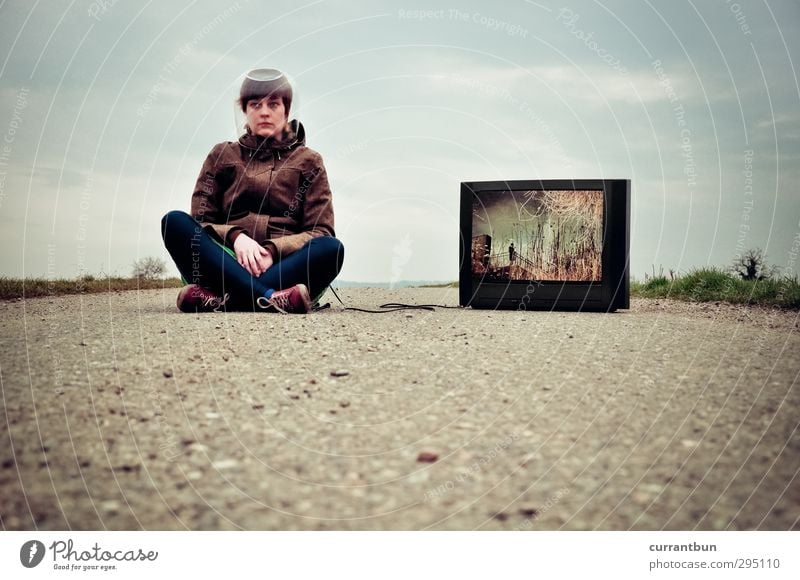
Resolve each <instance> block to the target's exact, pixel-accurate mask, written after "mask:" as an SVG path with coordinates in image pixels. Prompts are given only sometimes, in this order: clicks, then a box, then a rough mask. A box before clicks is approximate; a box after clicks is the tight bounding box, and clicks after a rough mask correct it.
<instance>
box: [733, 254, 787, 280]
mask: <svg viewBox="0 0 800 580" xmlns="http://www.w3.org/2000/svg"><path fill="white" fill-rule="evenodd" d="M731 271H732V272H733V273H734V274H736V275H738V276H739V277H740V278H741V279H742V280H766V279H767V278H769V277H770V276H773V275H774V274H775V273H776V272H775V269H774V268H772V267H771V266H769V265H767V255H766V254H765V253H764V252H763V251H762V250H761V249H759V248H754V249H751V250H747V251H746V252H744V253H742V254H740V255H737V256H736V258H735V259H734V260H733V265H732V266H731Z"/></svg>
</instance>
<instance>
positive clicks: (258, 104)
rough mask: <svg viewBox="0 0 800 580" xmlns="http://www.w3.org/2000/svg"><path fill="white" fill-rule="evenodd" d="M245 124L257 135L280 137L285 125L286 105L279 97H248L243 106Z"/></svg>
mask: <svg viewBox="0 0 800 580" xmlns="http://www.w3.org/2000/svg"><path fill="white" fill-rule="evenodd" d="M245 115H246V116H247V126H248V127H250V132H251V133H253V134H254V135H258V136H259V137H275V138H280V136H281V134H282V133H283V129H284V127H286V107H284V106H283V99H281V98H280V97H276V96H272V97H264V98H263V99H250V100H249V101H247V106H246V108H245Z"/></svg>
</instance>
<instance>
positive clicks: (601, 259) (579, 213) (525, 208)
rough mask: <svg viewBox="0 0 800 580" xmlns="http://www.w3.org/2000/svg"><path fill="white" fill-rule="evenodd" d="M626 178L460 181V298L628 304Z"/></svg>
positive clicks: (585, 306)
mask: <svg viewBox="0 0 800 580" xmlns="http://www.w3.org/2000/svg"><path fill="white" fill-rule="evenodd" d="M630 200H631V182H630V180H629V179H578V180H525V181H473V182H464V183H462V184H461V212H460V236H459V260H460V268H459V304H460V305H461V306H471V307H473V308H492V309H518V310H527V309H531V310H543V309H546V310H593V311H604V312H611V311H614V310H617V309H625V308H628V307H629V274H628V270H629V251H630Z"/></svg>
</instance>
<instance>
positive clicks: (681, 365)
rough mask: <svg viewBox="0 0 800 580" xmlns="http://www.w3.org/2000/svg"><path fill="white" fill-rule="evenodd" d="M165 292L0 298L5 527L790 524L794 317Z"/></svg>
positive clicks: (643, 304) (797, 463) (796, 500)
mask: <svg viewBox="0 0 800 580" xmlns="http://www.w3.org/2000/svg"><path fill="white" fill-rule="evenodd" d="M176 292H177V291H176V290H174V289H170V290H163V291H161V290H153V291H143V292H119V293H110V294H96V295H87V296H65V297H54V298H41V299H32V300H24V301H13V302H3V303H0V324H2V333H0V336H2V348H1V349H0V380H1V382H0V385H1V386H2V395H3V399H2V404H3V417H4V419H3V424H4V426H5V429H4V430H3V432H2V445H0V461H2V465H1V466H0V518H1V520H2V522H1V523H2V527H3V528H4V529H10V530H19V529H35V528H38V529H47V530H51V529H67V528H69V529H75V530H84V529H109V530H121V529H162V530H164V529H167V530H172V529H178V530H184V529H192V530H198V529H203V530H209V529H213V530H218V529H291V530H294V529H302V530H309V529H366V530H378V529H382V530H385V529H395V530H397V529H413V530H419V529H456V530H463V529H482V530H515V529H517V530H543V529H544V530H555V529H570V530H629V529H634V530H660V529H668V530H671V529H700V530H724V529H729V530H741V529H770V530H787V529H800V481H798V472H799V470H800V433H799V432H798V424H800V415H799V414H798V411H797V410H798V407H799V406H800V389H799V388H798V371H799V370H800V360H798V353H800V339H799V338H798V330H800V327H799V326H798V324H800V318H798V312H796V311H795V312H782V311H778V310H768V309H757V308H744V307H733V306H729V305H724V304H707V305H698V304H688V303H677V302H671V301H664V300H661V301H652V300H634V301H633V302H632V305H631V306H632V308H631V310H630V311H626V312H620V313H616V314H591V313H550V312H518V311H505V312H502V311H473V310H470V309H466V310H462V309H452V310H451V309H437V310H436V311H434V312H426V311H413V312H394V313H388V314H381V315H374V314H366V313H360V312H352V311H344V310H342V309H341V307H336V306H334V307H332V308H331V309H329V310H324V311H320V312H317V313H314V314H310V315H304V316H283V315H277V314H264V313H258V314H255V313H228V314H225V313H221V314H203V315H193V314H192V315H188V314H181V313H180V312H178V311H177V310H176V308H175V295H176ZM340 295H341V296H342V298H343V299H344V300H345V302H347V303H348V304H349V305H352V306H361V307H373V308H374V307H376V306H377V305H379V304H381V303H384V302H393V301H399V302H414V303H436V304H450V305H455V304H457V300H458V298H457V290H453V289H402V290H381V289H357V290H356V289H354V290H342V291H340Z"/></svg>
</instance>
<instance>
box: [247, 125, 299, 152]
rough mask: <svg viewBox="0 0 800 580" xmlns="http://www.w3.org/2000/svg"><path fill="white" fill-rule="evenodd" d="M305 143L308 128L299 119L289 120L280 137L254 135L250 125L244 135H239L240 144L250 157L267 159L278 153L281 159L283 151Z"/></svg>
mask: <svg viewBox="0 0 800 580" xmlns="http://www.w3.org/2000/svg"><path fill="white" fill-rule="evenodd" d="M305 144H306V130H305V129H304V128H303V124H302V123H301V122H300V121H298V120H297V119H293V120H292V121H290V122H289V124H288V125H287V127H286V130H285V131H284V132H283V135H282V136H281V138H279V139H276V138H274V137H259V136H258V135H253V134H252V133H251V132H250V127H248V128H247V132H246V133H245V134H244V135H242V136H241V137H239V145H241V147H242V149H244V150H245V151H247V153H248V155H249V156H250V157H255V158H256V159H266V158H268V157H272V156H273V155H276V154H277V156H278V158H279V159H280V156H281V153H283V152H285V151H289V150H291V149H294V148H295V147H299V146H300V145H305Z"/></svg>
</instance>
